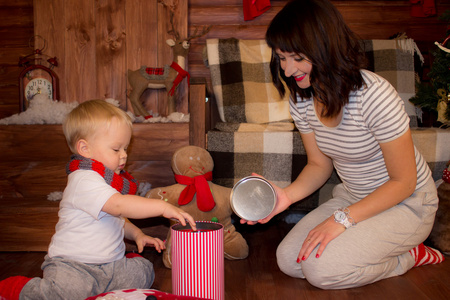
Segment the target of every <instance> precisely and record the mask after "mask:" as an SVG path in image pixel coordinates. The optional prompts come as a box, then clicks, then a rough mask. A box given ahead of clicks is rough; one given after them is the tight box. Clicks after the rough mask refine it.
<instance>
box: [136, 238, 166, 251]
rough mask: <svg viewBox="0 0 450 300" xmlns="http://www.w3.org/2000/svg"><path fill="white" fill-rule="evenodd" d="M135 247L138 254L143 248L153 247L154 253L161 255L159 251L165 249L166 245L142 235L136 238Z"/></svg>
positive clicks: (156, 239)
mask: <svg viewBox="0 0 450 300" xmlns="http://www.w3.org/2000/svg"><path fill="white" fill-rule="evenodd" d="M135 242H136V246H137V247H138V252H139V253H141V252H142V251H143V250H144V247H145V246H153V247H155V249H156V251H158V252H159V253H161V250H164V249H166V245H165V244H164V242H163V241H161V240H160V239H158V238H154V237H151V236H148V235H145V234H144V233H142V234H139V235H138V236H137V237H136V240H135Z"/></svg>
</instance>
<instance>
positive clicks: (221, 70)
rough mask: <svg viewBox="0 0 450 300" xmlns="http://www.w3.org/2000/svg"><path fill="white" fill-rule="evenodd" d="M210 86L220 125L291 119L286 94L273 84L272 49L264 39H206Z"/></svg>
mask: <svg viewBox="0 0 450 300" xmlns="http://www.w3.org/2000/svg"><path fill="white" fill-rule="evenodd" d="M206 45H207V46H206V50H207V55H208V65H209V69H210V71H211V83H212V88H213V91H214V96H215V98H216V101H217V105H218V108H219V115H220V118H221V120H222V122H231V123H268V122H276V121H283V120H290V119H291V116H290V114H289V101H288V100H289V95H288V94H286V95H285V97H284V98H283V99H281V98H280V95H279V93H278V91H277V89H276V88H275V86H274V85H273V84H272V76H271V74H270V69H269V63H270V58H271V55H272V54H271V53H272V52H271V49H270V48H269V47H268V46H267V44H266V42H265V41H264V40H238V39H235V38H230V39H208V40H206Z"/></svg>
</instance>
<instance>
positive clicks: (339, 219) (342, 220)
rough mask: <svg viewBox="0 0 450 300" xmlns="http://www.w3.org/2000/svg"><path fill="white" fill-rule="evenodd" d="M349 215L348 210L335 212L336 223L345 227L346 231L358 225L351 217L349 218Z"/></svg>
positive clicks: (343, 209)
mask: <svg viewBox="0 0 450 300" xmlns="http://www.w3.org/2000/svg"><path fill="white" fill-rule="evenodd" d="M349 213H350V210H349V209H348V208H339V209H338V210H336V211H335V212H334V221H335V222H336V223H339V224H342V225H344V226H345V228H346V229H347V228H350V227H352V226H355V225H356V223H355V221H353V219H352V218H351V217H349V215H348V214H349Z"/></svg>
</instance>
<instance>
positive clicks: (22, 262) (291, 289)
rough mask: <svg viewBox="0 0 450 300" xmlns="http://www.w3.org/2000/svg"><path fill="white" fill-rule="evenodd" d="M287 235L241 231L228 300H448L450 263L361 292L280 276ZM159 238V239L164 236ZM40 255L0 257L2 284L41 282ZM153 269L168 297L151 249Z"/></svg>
mask: <svg viewBox="0 0 450 300" xmlns="http://www.w3.org/2000/svg"><path fill="white" fill-rule="evenodd" d="M289 229H290V225H288V224H286V223H284V222H270V223H269V224H266V225H257V226H246V225H239V227H238V230H239V231H240V232H241V233H242V234H243V235H244V237H245V238H246V239H247V241H248V244H249V246H250V255H249V257H248V258H247V259H245V260H239V261H228V260H225V299H226V300H247V299H248V300H263V299H267V300H269V299H270V300H272V299H339V300H346V299H364V300H367V299H369V300H370V299H410V300H416V299H433V300H439V299H450V258H449V257H447V259H446V260H445V261H444V262H443V263H441V264H439V265H428V266H422V267H418V268H414V269H412V270H410V271H409V272H408V273H407V274H405V275H403V276H398V277H395V278H390V279H386V280H382V281H380V282H377V283H374V284H371V285H368V286H364V287H361V288H355V289H347V290H337V291H325V290H320V289H317V288H315V287H313V286H311V285H310V284H309V283H308V282H307V281H306V280H302V279H294V278H291V277H288V276H286V275H284V274H283V273H282V272H281V271H280V270H279V269H278V267H277V264H276V259H275V250H276V247H277V245H278V243H279V242H280V241H281V239H282V238H283V236H284V235H285V234H286V233H287V232H288V230H289ZM162 235H163V234H162ZM44 255H45V253H43V252H0V280H2V279H4V278H6V277H9V276H12V275H23V276H28V277H34V276H42V271H41V270H40V265H41V263H42V261H43V259H44ZM143 255H144V256H145V257H146V258H148V259H150V260H151V261H152V262H153V264H154V267H155V272H156V279H155V282H154V284H153V288H155V289H158V290H161V291H166V292H171V289H172V284H171V271H170V270H169V269H167V268H165V267H164V265H163V263H162V256H161V254H158V253H157V252H156V251H154V250H153V249H152V248H149V249H147V250H145V251H144V254H143Z"/></svg>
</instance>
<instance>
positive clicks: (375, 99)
mask: <svg viewBox="0 0 450 300" xmlns="http://www.w3.org/2000/svg"><path fill="white" fill-rule="evenodd" d="M266 40H267V43H268V45H269V46H270V47H271V48H272V61H271V64H270V66H271V72H272V77H273V82H274V84H275V86H276V87H277V88H278V90H279V92H280V94H281V95H284V93H285V89H284V87H283V83H285V84H286V85H287V87H288V88H289V91H290V93H291V105H290V110H291V115H292V118H293V120H294V122H295V125H296V127H297V128H298V130H299V131H300V134H301V138H302V141H303V144H304V147H305V149H306V154H307V157H308V162H307V165H306V166H305V168H304V169H303V170H302V172H301V173H300V175H299V176H298V178H297V179H296V180H295V181H294V182H293V183H292V184H291V185H289V186H287V187H286V188H284V189H281V188H279V187H275V188H276V191H277V203H276V206H275V209H274V211H273V212H272V213H271V214H270V215H269V216H268V217H267V218H265V219H262V220H259V222H260V223H266V222H268V221H269V220H270V219H271V218H272V217H273V216H275V215H276V214H278V213H280V212H282V211H284V210H285V209H287V208H288V207H289V206H290V205H291V204H292V203H294V202H297V201H301V200H302V199H304V198H305V197H306V196H308V195H310V194H311V193H313V192H314V191H315V190H317V189H318V188H320V187H321V186H322V185H323V184H324V183H325V182H326V181H327V179H328V178H329V177H330V175H331V173H332V171H333V168H335V169H336V171H337V173H338V175H339V176H340V178H341V180H342V184H339V185H337V186H336V187H335V189H334V190H333V196H332V199H330V200H329V201H327V202H326V203H324V204H322V205H320V206H319V207H318V208H316V209H315V210H313V211H312V212H310V213H309V214H307V215H306V216H305V217H303V218H302V219H301V220H300V221H299V223H298V224H297V225H296V226H295V227H294V228H293V229H292V230H291V231H290V232H289V234H288V235H287V236H286V237H285V238H284V240H283V241H282V242H281V244H280V245H279V247H278V250H277V259H278V265H279V267H280V268H281V270H282V271H283V272H284V273H286V274H288V275H290V276H293V277H299V278H306V279H307V280H308V281H309V282H310V283H311V284H312V285H314V286H317V287H319V288H323V289H342V288H351V287H358V286H362V285H365V284H369V283H372V282H375V281H378V280H381V279H384V278H389V277H392V276H397V275H401V274H404V273H405V272H406V271H408V270H409V269H411V268H412V267H413V266H415V265H416V266H417V265H422V264H428V263H437V262H441V261H442V260H443V256H442V254H440V253H439V252H438V251H437V250H434V249H431V248H429V247H426V246H424V245H423V244H421V243H422V242H423V241H424V240H425V239H426V238H427V236H428V235H429V233H430V231H431V229H432V226H433V221H434V216H435V213H436V210H437V205H438V197H437V192H436V187H435V184H434V182H433V179H432V177H431V171H430V170H429V168H428V165H427V163H426V161H425V160H424V158H423V157H422V155H421V154H420V153H419V152H418V151H417V149H416V148H415V147H414V144H413V141H412V137H411V132H410V128H409V118H408V115H407V114H406V112H405V110H404V104H403V102H402V99H401V98H400V97H399V96H398V94H397V92H396V91H395V89H394V88H393V87H392V86H391V85H390V84H389V82H388V81H386V80H385V79H384V78H382V77H380V76H378V75H377V74H374V73H372V72H370V71H367V70H365V69H364V68H363V67H364V64H363V62H364V57H363V54H362V51H361V49H360V46H359V43H358V40H357V39H356V37H355V35H354V34H353V33H352V32H351V30H350V29H349V28H348V27H347V25H346V24H345V22H344V21H343V18H342V16H341V15H340V13H339V12H338V11H337V9H336V8H335V7H334V6H333V5H332V4H331V3H330V2H329V1H328V0H293V1H290V2H288V4H287V5H286V6H285V7H284V8H283V9H282V10H281V11H280V12H279V13H278V14H277V15H276V16H275V18H274V19H273V20H272V22H271V24H270V26H269V28H268V30H267V33H266ZM245 222H247V223H248V224H254V223H255V222H249V221H247V220H241V223H245ZM419 244H420V245H419ZM418 245H419V246H418Z"/></svg>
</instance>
